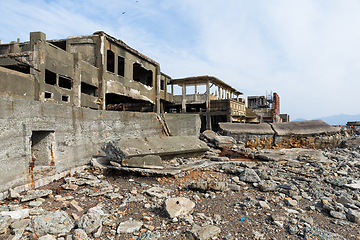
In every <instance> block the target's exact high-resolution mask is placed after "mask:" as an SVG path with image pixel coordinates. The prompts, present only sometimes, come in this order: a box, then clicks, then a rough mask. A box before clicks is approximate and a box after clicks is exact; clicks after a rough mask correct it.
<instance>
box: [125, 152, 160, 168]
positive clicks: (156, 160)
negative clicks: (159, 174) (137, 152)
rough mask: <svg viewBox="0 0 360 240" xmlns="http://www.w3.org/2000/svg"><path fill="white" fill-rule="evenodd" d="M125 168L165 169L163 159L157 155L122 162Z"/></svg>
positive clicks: (127, 159)
mask: <svg viewBox="0 0 360 240" xmlns="http://www.w3.org/2000/svg"><path fill="white" fill-rule="evenodd" d="M121 165H122V166H124V167H141V168H152V169H163V168H164V166H163V164H162V161H161V157H160V156H157V155H146V156H142V157H132V158H126V159H123V160H122V161H121Z"/></svg>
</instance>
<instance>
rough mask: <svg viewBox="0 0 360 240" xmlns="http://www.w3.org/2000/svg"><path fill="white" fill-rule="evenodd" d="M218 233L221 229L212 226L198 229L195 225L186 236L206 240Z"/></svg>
mask: <svg viewBox="0 0 360 240" xmlns="http://www.w3.org/2000/svg"><path fill="white" fill-rule="evenodd" d="M220 232H221V229H220V228H219V227H217V226H214V225H208V226H205V227H200V226H198V225H196V224H195V225H194V226H193V228H192V229H191V231H189V232H187V236H188V237H189V238H191V237H192V238H193V239H196V240H206V239H211V238H213V237H215V236H217V235H218V234H219V233H220Z"/></svg>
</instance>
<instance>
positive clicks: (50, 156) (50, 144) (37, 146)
mask: <svg viewBox="0 0 360 240" xmlns="http://www.w3.org/2000/svg"><path fill="white" fill-rule="evenodd" d="M54 165H55V161H54V131H33V132H32V134H31V164H30V166H32V168H33V167H38V166H54ZM31 170H32V169H31Z"/></svg>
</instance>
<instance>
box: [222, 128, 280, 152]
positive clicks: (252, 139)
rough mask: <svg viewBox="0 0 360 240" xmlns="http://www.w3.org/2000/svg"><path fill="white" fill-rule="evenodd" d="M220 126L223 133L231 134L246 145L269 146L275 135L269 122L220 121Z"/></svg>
mask: <svg viewBox="0 0 360 240" xmlns="http://www.w3.org/2000/svg"><path fill="white" fill-rule="evenodd" d="M219 126H220V132H221V133H222V134H223V135H226V136H231V137H233V138H234V139H235V140H236V141H237V142H238V143H240V142H243V143H245V144H246V145H251V146H253V145H255V146H258V145H264V146H263V147H264V148H269V147H270V146H271V144H272V141H273V137H274V131H273V130H272V128H271V126H270V125H269V124H267V123H260V124H242V123H219Z"/></svg>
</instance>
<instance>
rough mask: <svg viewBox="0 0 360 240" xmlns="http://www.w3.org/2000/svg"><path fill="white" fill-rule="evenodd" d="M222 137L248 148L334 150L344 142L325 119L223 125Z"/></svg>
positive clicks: (336, 129) (338, 129) (338, 130)
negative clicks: (225, 136)
mask: <svg viewBox="0 0 360 240" xmlns="http://www.w3.org/2000/svg"><path fill="white" fill-rule="evenodd" d="M220 129H221V132H222V134H224V135H227V136H232V137H233V138H234V139H236V140H237V141H238V142H243V143H245V146H246V147H252V148H254V147H261V148H302V147H304V148H316V149H324V148H333V147H338V146H339V145H340V143H341V135H340V128H339V127H333V126H330V125H328V124H327V123H325V122H324V121H322V120H314V121H299V122H289V123H261V124H241V123H220Z"/></svg>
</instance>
